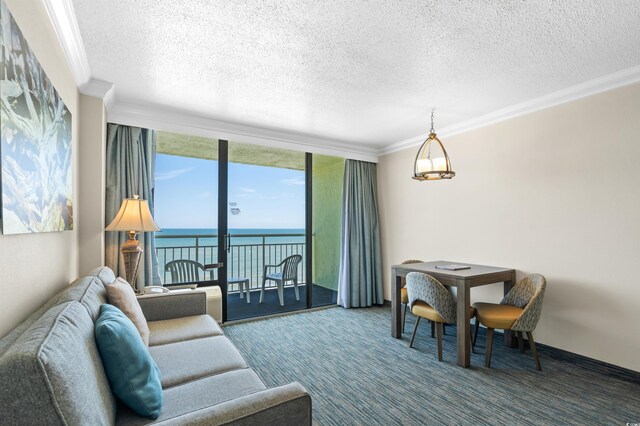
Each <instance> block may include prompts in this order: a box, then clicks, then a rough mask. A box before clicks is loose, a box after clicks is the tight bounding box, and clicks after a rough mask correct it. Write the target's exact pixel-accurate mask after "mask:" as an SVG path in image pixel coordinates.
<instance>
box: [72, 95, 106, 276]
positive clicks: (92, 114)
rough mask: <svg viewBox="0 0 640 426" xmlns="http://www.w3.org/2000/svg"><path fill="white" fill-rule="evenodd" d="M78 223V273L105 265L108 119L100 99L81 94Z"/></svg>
mask: <svg viewBox="0 0 640 426" xmlns="http://www.w3.org/2000/svg"><path fill="white" fill-rule="evenodd" d="M80 111H82V121H81V122H80V144H79V145H80V150H79V154H78V155H79V158H80V163H79V165H78V169H79V172H80V176H82V179H80V182H79V197H78V198H79V199H80V200H81V203H80V205H79V209H78V210H79V213H80V217H81V218H82V220H81V221H80V222H79V223H78V233H79V242H80V253H79V255H80V258H79V267H80V275H84V274H86V273H87V272H89V271H91V270H92V269H93V268H95V267H98V266H101V265H104V227H105V223H104V200H105V153H106V135H107V127H106V126H107V123H106V115H105V108H104V103H103V101H102V99H100V98H94V97H91V96H86V95H80Z"/></svg>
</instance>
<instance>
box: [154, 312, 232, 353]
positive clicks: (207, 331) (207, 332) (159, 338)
mask: <svg viewBox="0 0 640 426" xmlns="http://www.w3.org/2000/svg"><path fill="white" fill-rule="evenodd" d="M147 324H148V326H149V332H150V333H151V335H150V336H149V346H155V345H164V344H167V343H175V342H182V341H185V340H191V339H199V338H202V337H213V336H222V335H223V332H222V329H221V328H220V326H219V325H218V323H217V322H216V321H215V320H214V319H213V318H211V317H210V316H209V315H192V316H188V317H182V318H174V319H168V320H160V321H149V322H148V323H147Z"/></svg>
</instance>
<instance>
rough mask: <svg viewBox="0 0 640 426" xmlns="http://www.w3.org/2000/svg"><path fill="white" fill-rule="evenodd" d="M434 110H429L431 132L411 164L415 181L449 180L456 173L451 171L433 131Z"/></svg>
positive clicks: (447, 159)
mask: <svg viewBox="0 0 640 426" xmlns="http://www.w3.org/2000/svg"><path fill="white" fill-rule="evenodd" d="M434 113H435V109H433V110H431V131H430V132H429V136H428V137H427V139H426V140H425V141H424V142H423V143H422V145H420V149H418V153H417V154H416V161H415V162H414V163H413V176H412V178H413V179H415V180H440V179H451V178H452V177H454V176H455V175H456V172H454V171H453V170H451V161H449V156H448V155H447V150H445V149H444V145H442V142H441V141H440V139H438V137H437V136H436V132H435V130H434V129H433V116H434Z"/></svg>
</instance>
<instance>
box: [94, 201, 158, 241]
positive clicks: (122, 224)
mask: <svg viewBox="0 0 640 426" xmlns="http://www.w3.org/2000/svg"><path fill="white" fill-rule="evenodd" d="M106 230H107V231H125V232H130V231H135V232H150V231H159V230H160V228H159V227H158V225H157V224H156V222H155V221H154V220H153V216H151V211H150V210H149V203H147V201H146V200H141V199H139V198H138V196H137V195H136V196H135V197H134V198H125V199H124V200H122V205H121V206H120V210H119V211H118V214H117V215H116V217H115V218H114V219H113V221H112V222H111V223H110V224H109V226H107V227H106Z"/></svg>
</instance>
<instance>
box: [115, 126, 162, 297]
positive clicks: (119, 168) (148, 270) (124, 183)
mask: <svg viewBox="0 0 640 426" xmlns="http://www.w3.org/2000/svg"><path fill="white" fill-rule="evenodd" d="M155 156H156V132H155V131H154V130H148V129H141V128H139V127H130V126H123V125H120V124H109V125H108V127H107V182H106V185H107V188H106V202H105V221H106V222H105V223H106V224H107V225H108V224H109V223H111V221H112V220H113V218H114V217H115V216H116V214H117V213H118V210H119V209H120V205H121V204H122V200H123V199H124V198H133V196H134V195H139V196H140V198H142V199H145V200H147V201H148V202H149V208H150V210H151V214H152V215H153V187H154V168H155ZM138 238H139V240H140V246H141V247H142V249H143V250H144V252H143V254H142V258H141V259H140V266H139V267H138V276H137V278H136V283H135V286H136V288H137V289H141V288H143V287H144V286H145V285H162V282H161V281H160V273H159V271H158V258H157V256H156V250H155V241H154V236H153V233H151V232H146V233H140V235H139V236H138ZM126 240H127V235H126V232H108V231H107V232H106V236H105V256H106V259H105V260H106V264H107V266H108V267H110V268H111V269H113V271H114V272H115V274H116V276H124V275H125V274H124V259H123V258H122V254H121V253H120V245H121V244H122V243H124V242H125V241H126Z"/></svg>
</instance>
